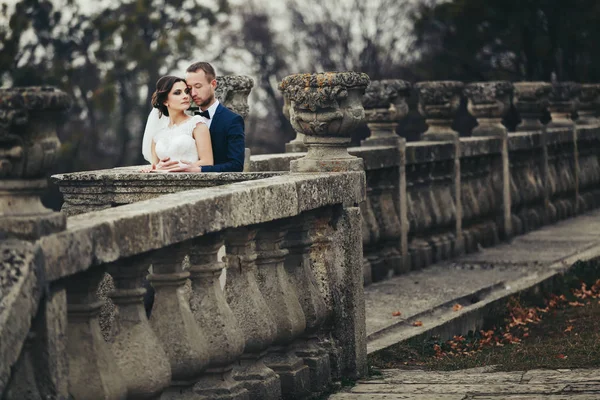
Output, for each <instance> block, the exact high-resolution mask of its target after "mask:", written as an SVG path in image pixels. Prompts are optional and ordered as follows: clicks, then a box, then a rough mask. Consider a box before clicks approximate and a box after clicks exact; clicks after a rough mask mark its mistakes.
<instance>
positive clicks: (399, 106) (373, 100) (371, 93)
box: [361, 79, 411, 146]
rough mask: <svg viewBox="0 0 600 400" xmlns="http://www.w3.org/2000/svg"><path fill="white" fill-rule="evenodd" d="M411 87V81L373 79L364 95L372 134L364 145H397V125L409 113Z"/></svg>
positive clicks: (364, 105) (364, 103)
mask: <svg viewBox="0 0 600 400" xmlns="http://www.w3.org/2000/svg"><path fill="white" fill-rule="evenodd" d="M410 89H411V86H410V83H408V82H406V81H402V80H399V79H389V80H381V81H371V83H370V84H369V86H368V87H367V89H366V91H365V95H364V96H363V107H364V108H365V120H366V121H367V126H368V127H369V130H370V131H371V135H370V136H369V137H368V138H367V139H365V140H363V141H362V142H361V145H362V146H396V143H397V138H398V135H397V134H396V127H397V126H398V121H399V120H401V119H402V118H404V117H405V116H406V114H408V105H407V104H406V101H407V99H408V97H409V96H410Z"/></svg>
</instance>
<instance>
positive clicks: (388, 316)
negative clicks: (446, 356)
mask: <svg viewBox="0 0 600 400" xmlns="http://www.w3.org/2000/svg"><path fill="white" fill-rule="evenodd" d="M598 257H600V210H596V211H594V212H590V213H588V214H584V215H581V216H579V217H577V218H572V219H569V220H565V221H562V222H559V223H557V224H554V225H550V226H546V227H544V228H542V229H539V230H536V231H532V232H530V233H528V234H525V235H522V236H518V237H515V238H514V239H512V240H511V241H510V242H507V243H504V244H501V245H498V246H495V247H493V248H488V249H482V250H481V251H479V252H477V253H472V254H468V255H465V256H462V257H459V258H457V259H454V260H451V261H446V262H442V263H438V264H436V265H433V266H431V267H428V268H425V269H423V270H420V271H413V272H411V273H408V274H405V275H400V276H397V277H394V278H391V279H388V280H385V281H382V282H378V283H374V284H372V285H370V286H367V287H366V288H365V302H366V320H367V351H368V353H372V352H374V351H377V350H380V349H383V348H385V347H388V346H391V345H393V344H395V343H398V342H401V341H404V340H406V339H408V338H411V337H413V336H417V335H421V334H436V335H439V336H441V337H442V338H444V337H447V338H449V337H452V336H453V335H455V334H464V333H466V332H468V331H469V330H472V329H473V330H475V329H478V328H479V327H480V326H481V323H482V322H483V319H484V318H485V317H486V316H487V315H489V312H490V310H492V309H493V308H492V306H493V305H494V304H496V303H498V302H500V301H503V300H504V299H505V298H507V297H508V296H511V295H513V294H516V293H519V292H521V291H523V290H527V289H530V288H532V287H535V286H537V285H540V284H543V283H545V282H549V281H550V280H551V279H552V278H553V277H554V276H555V275H557V274H559V273H561V272H563V271H565V270H566V269H568V268H569V267H570V266H572V265H573V264H574V263H575V262H576V261H578V260H590V259H594V258H598ZM457 303H458V304H460V305H461V306H462V308H460V310H459V311H455V309H454V305H455V304H457ZM396 311H398V312H400V313H401V315H400V316H393V315H392V313H393V312H396ZM416 321H420V322H421V323H422V326H414V325H413V324H414V323H415V322H416ZM417 325H420V324H417ZM597 398H598V399H600V394H599V395H598V397H597Z"/></svg>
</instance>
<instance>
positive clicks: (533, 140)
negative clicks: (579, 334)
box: [249, 80, 600, 283]
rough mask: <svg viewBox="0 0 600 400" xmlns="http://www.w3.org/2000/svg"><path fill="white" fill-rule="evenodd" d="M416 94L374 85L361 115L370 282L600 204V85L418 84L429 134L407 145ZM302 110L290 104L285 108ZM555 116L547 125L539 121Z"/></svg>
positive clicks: (280, 161)
mask: <svg viewBox="0 0 600 400" xmlns="http://www.w3.org/2000/svg"><path fill="white" fill-rule="evenodd" d="M409 87H410V85H409V84H408V83H407V82H404V81H394V80H386V81H380V82H377V81H374V82H372V83H371V85H370V86H369V87H368V88H367V91H366V94H365V97H364V98H363V105H364V107H365V114H366V116H367V118H366V119H367V124H368V126H369V128H370V129H371V131H372V135H371V136H370V137H369V138H367V139H366V140H364V141H363V142H362V144H361V147H356V148H349V149H348V151H349V153H350V154H353V155H358V156H359V157H361V158H362V159H363V160H364V167H365V172H366V176H367V200H366V201H365V203H364V204H362V205H361V210H362V214H363V247H364V267H365V271H364V274H365V283H368V282H370V281H371V280H380V279H383V278H385V277H388V276H390V275H393V274H398V273H402V272H404V271H407V270H411V269H417V268H422V267H424V266H427V265H429V264H431V263H433V262H436V261H440V260H445V259H449V258H451V257H452V256H454V255H459V254H462V253H464V252H471V251H476V250H477V249H479V248H481V247H488V246H493V245H495V244H497V243H498V242H499V241H500V240H505V239H508V238H510V237H512V236H513V235H518V234H522V233H525V232H527V231H530V230H532V229H537V228H539V227H541V226H543V225H546V224H549V223H553V222H556V221H558V220H561V219H565V218H569V217H572V216H574V215H576V214H578V213H582V212H585V211H587V210H590V209H593V208H595V207H598V206H599V205H600V204H599V200H600V197H599V196H600V152H599V151H598V150H599V149H598V146H600V122H599V120H598V118H597V116H598V113H599V112H600V96H599V95H600V85H592V84H588V85H578V84H574V83H569V82H565V83H556V84H550V83H544V82H522V83H515V84H512V83H509V82H482V83H471V84H467V85H465V84H464V83H462V82H454V81H442V82H420V83H417V84H415V85H414V86H413V87H414V89H413V90H415V91H416V94H417V96H418V99H419V111H420V112H421V114H422V115H423V116H424V117H425V118H426V121H427V124H428V126H429V129H428V130H427V131H426V132H425V133H423V135H422V141H419V142H409V143H406V142H405V140H404V139H403V138H402V137H401V136H398V135H397V134H396V132H395V130H396V126H397V123H398V121H399V120H400V119H401V118H402V117H403V116H404V115H405V114H406V107H405V105H406V99H407V97H408V94H409V90H408V89H407V88H409ZM461 97H465V98H466V99H467V100H468V109H469V112H470V113H471V114H472V115H473V116H474V117H475V118H476V119H477V122H478V126H477V127H476V128H475V129H474V130H473V132H472V135H471V137H459V134H458V132H456V131H454V130H453V128H452V122H453V119H454V116H455V114H456V112H457V110H458V106H459V104H460V100H461ZM511 102H512V104H513V105H514V107H515V108H516V109H517V111H518V113H519V115H520V116H521V120H522V121H521V124H520V125H519V126H518V127H517V132H508V131H507V129H506V128H505V127H504V126H503V125H502V122H501V121H502V117H503V116H504V115H505V114H506V112H507V110H508V109H509V106H510V105H511ZM293 105H294V104H293V101H290V100H289V99H286V108H289V107H292V108H293ZM546 108H548V109H549V111H550V113H551V116H552V121H551V123H550V124H548V125H544V124H542V122H541V117H542V113H543V111H544V110H545V109H546ZM574 111H577V113H578V114H579V118H578V119H577V120H576V121H575V122H574V121H573V120H571V115H572V114H573V112H574ZM289 115H290V118H291V123H292V126H294V127H295V128H296V130H298V128H297V124H296V123H295V121H294V118H293V117H294V115H293V113H289ZM294 151H298V146H296V147H295V148H294ZM301 156H302V153H297V152H294V153H288V154H273V155H261V156H255V157H252V158H251V162H250V168H249V169H250V170H252V171H262V172H266V171H282V170H285V169H286V166H287V165H288V163H289V161H290V160H292V159H295V158H298V157H301Z"/></svg>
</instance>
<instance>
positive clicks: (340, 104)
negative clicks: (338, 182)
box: [280, 72, 369, 172]
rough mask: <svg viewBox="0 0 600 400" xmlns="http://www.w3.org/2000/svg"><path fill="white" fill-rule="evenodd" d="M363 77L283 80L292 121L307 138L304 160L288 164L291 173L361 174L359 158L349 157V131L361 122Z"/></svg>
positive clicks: (303, 76) (366, 79) (345, 74)
mask: <svg viewBox="0 0 600 400" xmlns="http://www.w3.org/2000/svg"><path fill="white" fill-rule="evenodd" d="M368 84H369V77H368V76H367V75H366V74H361V73H357V72H325V73H319V74H297V75H290V76H287V77H285V78H284V79H283V80H282V82H281V84H280V89H281V91H282V92H284V93H286V94H287V95H288V96H289V98H290V101H291V105H292V109H291V110H290V115H291V119H293V120H295V121H296V124H297V126H298V128H299V130H300V131H301V132H302V133H304V134H305V135H306V136H305V138H304V143H305V144H306V146H307V148H308V150H307V154H306V156H304V157H302V158H300V159H298V160H294V161H292V162H291V163H290V170H291V171H292V172H337V171H362V170H363V169H364V168H363V162H362V159H361V158H358V157H355V156H351V155H350V154H348V150H347V149H346V147H347V146H348V145H349V144H350V141H351V137H350V134H351V133H352V131H353V130H354V129H355V128H356V127H358V126H359V125H360V123H361V122H362V121H363V119H364V115H365V113H364V109H363V106H362V96H363V94H364V92H365V89H366V87H367V85H368Z"/></svg>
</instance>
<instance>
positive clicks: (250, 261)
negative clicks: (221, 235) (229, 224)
mask: <svg viewBox="0 0 600 400" xmlns="http://www.w3.org/2000/svg"><path fill="white" fill-rule="evenodd" d="M255 237H256V229H255V228H246V227H244V228H239V229H235V230H231V231H229V232H228V233H227V237H226V239H227V240H226V248H227V265H228V267H227V284H226V285H225V293H226V295H227V302H228V303H229V306H230V307H231V310H232V311H233V314H234V315H235V317H236V319H237V320H238V322H239V324H240V328H241V329H242V332H243V335H244V338H245V342H246V347H245V348H244V354H243V355H242V358H241V360H240V365H239V367H236V368H235V370H234V374H233V376H234V378H235V380H237V381H240V382H241V383H242V384H243V385H244V387H245V388H246V389H248V391H249V392H250V398H252V399H278V398H279V397H280V396H281V380H280V379H279V377H278V376H277V375H276V374H275V372H273V370H272V369H270V368H269V367H268V363H267V362H266V361H265V360H264V358H265V354H266V350H267V348H268V347H269V346H270V345H271V344H272V343H273V341H274V340H275V337H276V334H277V326H276V324H275V320H274V319H273V315H272V313H271V310H270V309H269V306H268V305H267V303H266V302H265V299H264V298H263V295H262V294H261V292H260V289H259V287H258V283H257V280H256V274H257V269H256V257H257V256H256V243H255ZM265 364H267V365H265Z"/></svg>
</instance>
